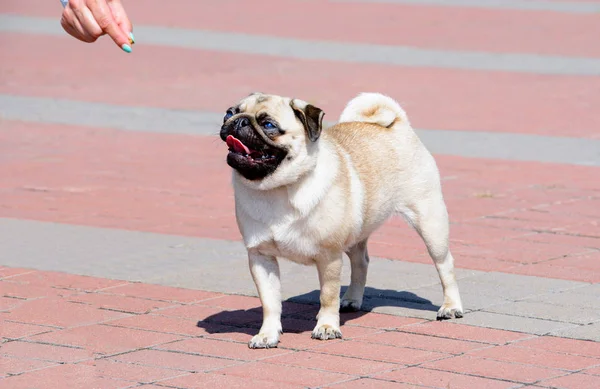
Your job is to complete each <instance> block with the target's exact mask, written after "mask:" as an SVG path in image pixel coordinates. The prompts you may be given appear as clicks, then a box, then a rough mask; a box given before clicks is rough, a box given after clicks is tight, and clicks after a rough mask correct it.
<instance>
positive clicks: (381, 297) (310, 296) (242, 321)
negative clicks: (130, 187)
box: [197, 287, 439, 334]
mask: <svg viewBox="0 0 600 389" xmlns="http://www.w3.org/2000/svg"><path fill="white" fill-rule="evenodd" d="M345 289H346V287H342V295H343V293H344V292H345ZM300 304H302V305H304V306H302V305H300ZM378 307H395V308H408V309H415V310H422V311H431V312H436V311H437V310H438V308H439V307H438V306H436V305H434V304H433V303H432V302H431V301H430V300H427V299H424V298H422V297H419V296H417V295H416V294H414V293H411V292H407V291H401V292H399V291H396V290H390V289H377V288H370V287H367V288H365V297H364V301H363V306H362V309H361V310H360V311H359V312H348V313H346V312H343V313H340V324H341V325H344V324H345V323H346V322H350V323H351V322H352V320H355V319H358V318H359V317H362V316H364V315H366V314H367V313H368V312H370V311H372V310H373V309H375V308H378ZM318 311H319V291H318V290H313V291H311V292H308V293H305V294H302V295H299V296H295V297H292V298H289V299H288V300H286V301H284V302H283V314H282V325H283V330H284V332H296V333H302V332H310V331H312V330H313V328H314V326H315V323H316V319H315V317H316V315H317V312H318ZM432 318H435V314H434V315H433V316H432ZM261 322H262V308H261V307H260V306H257V307H256V308H251V309H246V310H244V309H238V310H234V311H222V312H219V313H216V314H214V315H211V316H209V317H207V318H206V319H205V320H200V321H198V324H197V326H198V327H199V328H204V329H205V330H206V331H207V332H208V333H211V334H213V333H232V332H235V333H243V334H255V333H256V329H258V328H260V325H261Z"/></svg>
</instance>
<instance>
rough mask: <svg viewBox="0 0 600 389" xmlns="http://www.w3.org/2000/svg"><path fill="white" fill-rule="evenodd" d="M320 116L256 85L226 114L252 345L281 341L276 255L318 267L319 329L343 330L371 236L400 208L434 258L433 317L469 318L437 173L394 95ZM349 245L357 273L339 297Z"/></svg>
mask: <svg viewBox="0 0 600 389" xmlns="http://www.w3.org/2000/svg"><path fill="white" fill-rule="evenodd" d="M323 116H324V112H323V111H322V110H321V109H320V108H318V107H315V106H314V105H312V104H309V103H307V102H305V101H302V100H299V99H293V98H289V97H282V96H277V95H271V94H263V93H253V94H251V95H249V96H248V97H246V98H244V99H242V100H241V101H240V102H239V103H238V104H236V105H234V106H232V107H231V108H229V109H228V110H227V113H226V114H225V117H224V120H223V125H222V127H221V131H220V137H221V139H222V140H223V141H224V142H225V143H226V144H227V146H228V149H229V152H228V154H227V164H228V165H229V166H230V167H231V168H232V171H233V178H232V181H233V188H234V195H235V214H236V220H237V224H238V227H239V230H240V232H241V235H242V237H243V240H244V244H245V246H246V248H247V251H248V260H249V267H250V272H251V274H252V278H253V280H254V283H255V284H256V288H257V291H258V295H259V297H260V301H261V304H262V307H263V322H262V326H261V328H260V330H259V333H258V334H257V335H256V336H254V337H253V338H252V339H251V340H250V342H249V343H248V346H249V347H250V348H270V347H277V344H278V343H279V340H280V335H281V334H282V326H281V307H282V301H281V281H280V273H279V265H278V260H279V259H288V260H291V261H294V262H297V263H300V264H303V265H315V266H316V268H317V271H318V275H319V282H320V309H319V312H318V315H317V324H316V326H315V328H314V330H313V331H312V338H314V339H320V340H327V339H336V338H341V337H342V332H341V330H340V316H339V312H340V311H357V310H359V309H360V308H361V304H362V301H363V294H364V290H365V282H366V278H367V268H368V266H369V254H368V250H367V242H368V240H369V236H370V235H371V234H372V233H373V232H374V231H375V230H376V229H377V228H379V227H380V226H381V225H382V224H383V223H384V222H385V221H386V220H388V218H390V217H391V216H393V215H401V216H402V217H404V219H405V220H406V221H407V222H408V224H409V225H411V226H412V227H413V228H415V229H416V231H417V232H418V233H419V235H420V236H421V238H422V239H423V241H424V242H425V245H426V246H427V250H428V252H429V255H430V256H431V258H432V259H433V263H434V264H435V267H436V269H437V271H438V275H439V277H440V280H441V284H442V290H443V294H444V303H443V305H442V306H441V308H440V309H439V311H438V313H437V318H438V319H439V320H442V319H452V318H460V317H462V315H463V307H462V302H461V298H460V294H459V290H458V285H457V282H456V278H455V275H454V259H453V257H452V254H451V253H450V250H449V248H448V235H449V223H448V213H447V210H446V205H445V202H444V198H443V195H442V187H441V183H440V175H439V172H438V168H437V166H436V162H435V160H434V158H433V157H432V155H431V154H430V153H429V151H428V150H427V149H426V148H425V146H424V145H423V144H422V143H421V141H420V140H419V138H418V137H417V135H416V134H415V132H414V131H413V129H412V128H411V125H410V122H409V120H408V117H407V115H406V113H405V112H404V110H403V109H402V108H401V107H400V105H399V104H398V103H397V102H396V101H395V100H393V99H392V98H391V97H388V96H385V95H382V94H379V93H361V94H359V95H358V96H356V97H354V98H353V99H352V100H350V101H349V102H348V103H347V105H346V107H345V108H344V110H343V112H342V114H341V116H340V118H339V120H338V123H337V124H335V125H333V126H331V127H329V128H327V129H326V130H323ZM344 253H345V254H347V256H348V257H349V259H350V264H351V282H350V285H349V287H348V289H347V291H346V292H345V294H344V296H343V297H342V298H341V302H340V276H341V269H342V257H343V254H344ZM399 276H401V275H399Z"/></svg>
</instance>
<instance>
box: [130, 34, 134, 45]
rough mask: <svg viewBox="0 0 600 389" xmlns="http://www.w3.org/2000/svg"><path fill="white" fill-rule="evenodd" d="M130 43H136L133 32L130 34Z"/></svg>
mask: <svg viewBox="0 0 600 389" xmlns="http://www.w3.org/2000/svg"><path fill="white" fill-rule="evenodd" d="M129 43H131V44H132V45H133V44H134V43H135V37H134V36H133V32H130V33H129Z"/></svg>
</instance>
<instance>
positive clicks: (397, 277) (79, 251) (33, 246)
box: [0, 218, 599, 339]
mask: <svg viewBox="0 0 600 389" xmlns="http://www.w3.org/2000/svg"><path fill="white" fill-rule="evenodd" d="M0 236H1V237H2V240H1V241H0V265H6V266H14V267H29V268H34V269H39V270H53V271H62V272H67V273H74V274H82V275H89V276H96V277H107V278H117V279H124V280H131V281H143V282H148V283H155V284H161V285H168V286H180V287H186V288H191V289H202V290H210V291H217V292H224V293H232V294H244V295H249V296H256V290H255V286H254V283H253V281H252V278H251V276H250V272H249V270H248V265H247V258H246V251H245V249H244V247H243V245H242V244H241V243H240V242H229V241H222V240H213V239H202V238H193V237H180V236H173V235H162V234H152V233H144V232H137V231H125V230H115V229H105V228H94V227H83V226H73V225H66V224H59V223H45V222H37V221H26V220H15V219H3V218H0ZM281 273H282V287H283V295H284V297H285V298H291V299H293V300H294V301H301V302H308V303H314V304H316V303H318V301H319V298H318V288H319V283H318V277H317V273H316V269H315V268H314V267H307V266H301V265H297V264H293V263H291V262H288V261H282V262H281ZM349 274H350V272H349V264H348V261H347V260H346V261H345V262H344V268H343V278H342V282H343V285H344V288H345V286H346V285H347V284H348V281H349ZM457 276H458V278H459V279H460V281H459V286H460V288H461V293H462V296H463V300H464V301H463V303H464V304H465V309H466V310H467V312H468V311H469V310H472V311H473V310H475V312H469V313H467V314H466V315H465V317H464V318H463V319H460V323H464V324H472V325H477V326H482V327H489V328H499V329H508V330H514V331H521V332H527V333H533V334H545V333H549V332H556V331H564V334H565V335H564V336H572V337H583V338H586V339H587V338H590V337H593V336H592V335H591V333H592V332H593V331H592V330H593V329H594V328H596V327H590V328H589V329H588V328H587V327H585V328H584V327H581V326H579V325H575V324H572V323H565V322H559V321H556V320H571V321H574V322H581V321H585V320H595V319H596V316H594V315H595V310H594V309H591V308H593V307H591V306H590V305H588V302H590V301H592V300H593V299H594V297H597V294H598V292H599V288H598V285H589V284H585V283H580V282H571V281H561V280H551V279H544V278H540V277H529V276H520V275H510V274H502V273H485V272H478V271H472V270H463V269H457ZM526 298H527V300H526V301H523V302H521V303H514V301H516V300H524V299H526ZM570 298H572V299H575V300H576V301H585V302H586V303H585V305H582V304H579V305H576V304H573V305H572V306H569V299H570ZM534 299H536V300H534ZM555 300H556V301H555ZM596 301H597V299H596ZM441 302H442V288H441V285H440V283H439V279H438V276H437V273H436V271H435V268H434V267H433V265H432V264H431V265H430V264H418V263H407V262H401V261H393V260H387V259H382V258H372V260H371V266H370V271H369V278H368V286H367V289H366V291H365V301H364V309H365V310H367V311H372V312H380V313H386V314H391V315H401V316H410V317H417V318H423V319H428V320H434V319H435V316H436V311H437V309H438V307H439V305H440V304H441ZM511 304H512V305H513V307H512V308H511ZM589 304H591V303H589ZM546 306H554V307H560V308H561V310H562V312H563V313H564V314H565V315H567V313H569V314H570V315H571V316H572V317H570V318H564V317H562V316H561V317H558V318H552V319H554V320H546V319H547V317H545V316H544V315H543V313H544V311H545V307H546ZM490 307H494V308H493V309H492V310H495V311H497V312H496V313H492V312H482V311H478V310H481V309H490ZM569 309H571V311H569ZM508 313H510V315H509V314H508ZM561 314H562V313H561ZM573 317H574V319H573ZM581 328H583V329H581Z"/></svg>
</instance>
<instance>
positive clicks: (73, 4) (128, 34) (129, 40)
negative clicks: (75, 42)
mask: <svg viewBox="0 0 600 389" xmlns="http://www.w3.org/2000/svg"><path fill="white" fill-rule="evenodd" d="M61 3H63V5H64V6H65V9H64V10H63V14H62V18H61V20H60V24H61V25H62V27H63V29H64V30H65V31H66V32H67V33H69V35H71V36H73V37H75V38H77V39H79V40H80V41H83V42H88V43H91V42H95V41H96V40H97V39H98V38H99V37H101V36H102V35H105V34H106V35H108V36H110V37H111V39H112V40H113V41H114V42H115V43H116V44H117V46H119V47H120V48H121V49H123V51H125V52H127V53H131V46H130V45H131V44H133V43H135V40H134V39H135V38H134V37H133V33H132V31H133V26H132V25H131V22H130V21H129V18H128V17H127V13H125V9H123V5H122V4H121V1H120V0H61Z"/></svg>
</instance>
